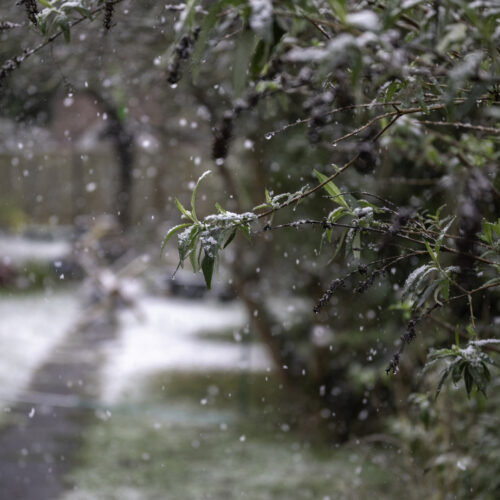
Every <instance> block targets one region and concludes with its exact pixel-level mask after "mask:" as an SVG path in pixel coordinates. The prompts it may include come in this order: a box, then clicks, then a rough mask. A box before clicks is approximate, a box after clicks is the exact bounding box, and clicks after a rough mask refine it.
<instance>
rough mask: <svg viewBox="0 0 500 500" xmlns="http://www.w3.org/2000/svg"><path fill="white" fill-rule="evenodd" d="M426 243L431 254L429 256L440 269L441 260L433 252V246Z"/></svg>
mask: <svg viewBox="0 0 500 500" xmlns="http://www.w3.org/2000/svg"><path fill="white" fill-rule="evenodd" d="M424 243H425V248H427V252H429V255H430V256H431V259H432V260H433V262H434V264H436V266H437V267H438V268H439V267H440V266H439V260H438V258H437V256H436V254H435V253H434V251H433V250H432V248H431V246H430V245H429V242H428V241H424Z"/></svg>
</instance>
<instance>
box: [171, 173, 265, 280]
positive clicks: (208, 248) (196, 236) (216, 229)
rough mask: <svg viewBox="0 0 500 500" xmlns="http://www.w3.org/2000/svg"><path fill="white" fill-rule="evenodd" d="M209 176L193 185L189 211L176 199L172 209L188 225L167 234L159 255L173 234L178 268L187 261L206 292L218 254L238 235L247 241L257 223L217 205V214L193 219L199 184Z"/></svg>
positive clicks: (173, 229)
mask: <svg viewBox="0 0 500 500" xmlns="http://www.w3.org/2000/svg"><path fill="white" fill-rule="evenodd" d="M208 174H210V170H207V171H206V172H205V173H204V174H203V175H202V176H201V177H200V178H199V179H198V181H197V182H196V185H195V187H194V189H193V193H192V195H191V210H187V209H186V208H185V207H184V206H183V205H182V203H181V202H180V201H179V200H178V199H177V198H176V199H175V203H176V206H177V208H178V210H179V212H180V213H181V215H182V217H183V218H184V219H186V220H187V221H188V222H185V223H183V224H179V225H177V226H175V227H173V228H172V229H170V231H168V233H167V235H166V236H165V238H164V240H163V243H162V251H163V250H164V248H165V245H166V244H167V243H168V241H169V240H170V238H171V237H172V236H174V235H175V234H177V233H180V234H178V244H177V249H178V251H179V266H181V267H183V266H184V261H185V260H186V259H189V261H190V262H191V265H192V267H193V271H194V272H197V271H198V270H200V269H201V271H202V272H203V277H204V278H205V282H206V285H207V288H209V289H210V287H211V284H212V275H213V271H214V267H215V264H216V262H217V258H218V256H219V252H220V251H221V250H222V249H223V248H226V247H227V246H228V245H229V243H231V241H232V240H233V239H234V237H235V236H236V233H237V232H238V231H240V232H241V233H243V234H244V235H245V236H246V237H247V238H250V224H251V223H252V222H254V221H255V220H256V219H257V216H256V215H255V214H253V213H251V212H248V213H243V214H235V213H233V212H228V211H227V210H224V209H223V208H222V207H221V206H220V205H218V204H217V210H218V214H216V215H209V216H207V217H205V218H203V219H202V220H200V219H198V216H197V215H196V208H195V204H196V192H197V191H198V186H199V185H200V182H201V181H202V180H203V179H204V178H205V177H206V176H207V175H208Z"/></svg>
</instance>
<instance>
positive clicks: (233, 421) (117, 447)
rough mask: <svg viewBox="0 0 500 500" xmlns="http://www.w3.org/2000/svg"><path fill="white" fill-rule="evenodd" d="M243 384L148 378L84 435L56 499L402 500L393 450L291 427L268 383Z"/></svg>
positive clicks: (226, 377)
mask: <svg viewBox="0 0 500 500" xmlns="http://www.w3.org/2000/svg"><path fill="white" fill-rule="evenodd" d="M242 377H244V376H243V375H242V374H237V373H211V374H195V373H167V374H161V375H158V376H155V377H153V378H152V379H151V380H150V381H149V382H148V384H147V385H145V386H144V388H143V390H142V391H141V397H140V398H139V400H137V401H135V402H133V403H132V402H131V401H128V402H125V401H124V402H122V404H121V405H117V406H116V407H114V408H111V417H110V418H109V419H108V420H106V421H98V422H96V424H95V425H94V426H92V427H91V428H90V430H89V431H88V432H87V434H86V436H85V440H84V446H83V448H82V451H81V453H80V459H79V465H78V466H77V467H76V468H75V469H74V471H73V473H72V474H71V475H70V477H69V478H68V479H69V480H70V481H71V482H72V484H73V485H74V489H73V491H72V492H71V493H68V494H67V496H65V498H64V500H84V499H99V500H101V499H103V500H104V499H109V500H111V499H113V500H115V499H116V500H118V499H120V500H122V499H124V500H127V499H144V500H149V499H151V500H153V499H158V500H159V499H169V500H170V499H171V500H190V499H193V500H194V499H217V500H218V499H233V498H245V499H264V500H265V499H309V498H311V499H327V498H330V499H344V498H345V499H358V498H402V496H403V494H404V490H405V480H404V473H403V472H402V468H401V467H400V466H399V464H398V455H397V450H396V449H395V448H386V449H383V448H379V447H377V446H374V445H366V444H365V445H364V444H361V443H358V444H356V443H351V444H347V445H339V444H338V443H335V442H334V441H332V440H331V439H328V438H326V437H325V436H324V435H322V434H321V433H320V432H318V430H317V429H315V428H313V427H311V428H309V429H307V430H306V429H305V428H304V426H301V427H300V428H298V427H297V428H295V427H294V425H293V423H292V424H289V423H288V420H290V421H293V419H294V416H293V414H291V413H290V408H291V406H293V405H292V404H290V402H289V399H288V397H287V396H286V395H285V394H284V393H283V389H281V388H280V383H279V380H277V379H276V378H275V376H273V375H272V374H253V375H246V377H247V380H246V382H243V378H242ZM266 377H267V380H266ZM242 383H244V384H246V386H245V385H241V384H242ZM244 387H246V388H245V389H244V392H243V393H241V392H239V391H241V390H242V388H244ZM262 398H264V401H263V399H262ZM286 401H288V403H287V404H285V402H286ZM407 479H408V478H407ZM407 496H408V495H407ZM410 498H411V497H410Z"/></svg>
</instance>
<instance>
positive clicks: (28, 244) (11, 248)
mask: <svg viewBox="0 0 500 500" xmlns="http://www.w3.org/2000/svg"><path fill="white" fill-rule="evenodd" d="M70 253H71V244H70V243H69V242H67V241H62V240H60V241H42V240H30V239H27V238H22V237H20V236H2V237H1V238H0V255H1V256H2V260H3V262H4V263H5V264H9V263H11V262H12V263H21V262H26V261H37V262H50V261H53V260H57V259H61V258H63V257H65V256H67V255H69V254H70Z"/></svg>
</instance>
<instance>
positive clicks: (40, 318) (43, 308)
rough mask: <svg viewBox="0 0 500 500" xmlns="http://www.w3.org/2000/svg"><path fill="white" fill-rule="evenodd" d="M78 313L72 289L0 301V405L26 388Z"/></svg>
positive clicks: (76, 299) (9, 401)
mask: <svg viewBox="0 0 500 500" xmlns="http://www.w3.org/2000/svg"><path fill="white" fill-rule="evenodd" d="M77 316H78V298H77V296H76V294H75V293H73V291H68V290H67V289H66V290H65V291H58V292H56V293H54V294H48V293H46V294H43V295H42V294H38V293H37V294H30V295H26V296H21V297H20V296H13V297H2V299H1V300H0V318H2V321H1V322H0V352H1V353H2V362H1V363H0V406H1V408H4V407H5V406H8V404H10V403H11V402H12V401H13V400H15V398H16V395H17V394H18V393H19V392H20V391H22V390H23V389H25V388H26V386H27V385H28V383H29V382H30V379H31V376H32V374H33V371H34V370H35V369H36V368H37V367H38V366H39V365H40V363H42V362H43V360H44V359H45V357H46V356H47V355H48V354H49V352H50V351H51V349H52V348H53V347H54V346H55V345H56V344H57V343H58V342H59V341H60V340H61V339H62V338H63V337H64V335H65V334H66V333H68V331H69V329H70V327H71V326H72V325H73V324H74V323H75V321H76V319H77Z"/></svg>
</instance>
